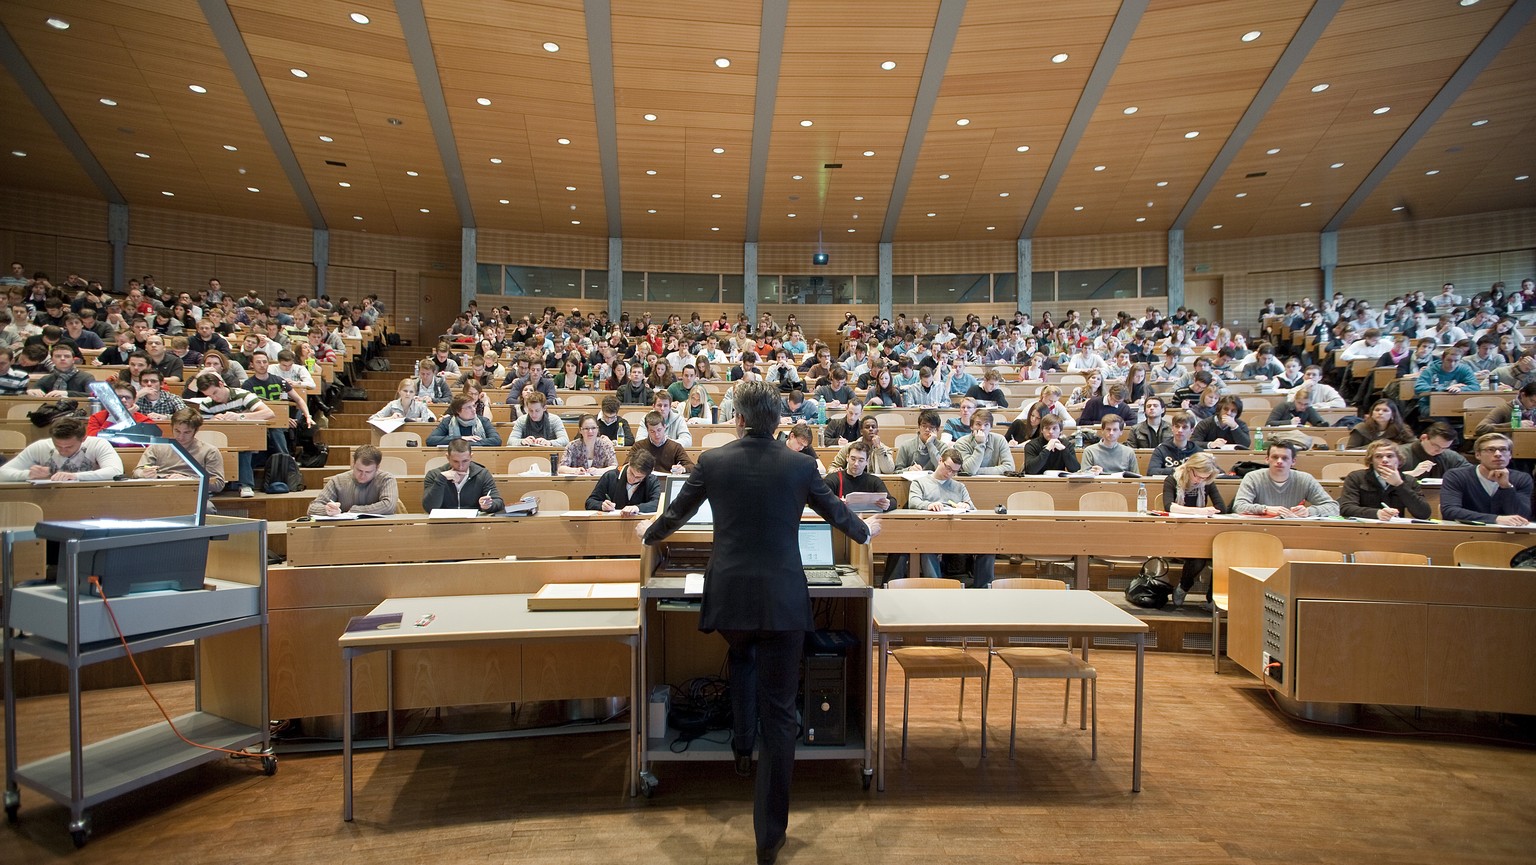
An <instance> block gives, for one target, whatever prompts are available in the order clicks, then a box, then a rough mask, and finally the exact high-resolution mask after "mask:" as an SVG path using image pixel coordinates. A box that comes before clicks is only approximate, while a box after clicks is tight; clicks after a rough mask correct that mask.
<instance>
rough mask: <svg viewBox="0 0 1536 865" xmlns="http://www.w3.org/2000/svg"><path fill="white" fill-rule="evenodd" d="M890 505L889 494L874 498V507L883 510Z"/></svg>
mask: <svg viewBox="0 0 1536 865" xmlns="http://www.w3.org/2000/svg"><path fill="white" fill-rule="evenodd" d="M890 506H891V497H890V496H881V497H880V498H878V499H876V500H875V507H877V508H879V509H880V510H882V511H883V510H885V509H886V508H889V507H890Z"/></svg>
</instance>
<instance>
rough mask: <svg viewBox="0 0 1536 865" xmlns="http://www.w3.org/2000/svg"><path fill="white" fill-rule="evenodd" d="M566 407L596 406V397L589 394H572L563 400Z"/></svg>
mask: <svg viewBox="0 0 1536 865" xmlns="http://www.w3.org/2000/svg"><path fill="white" fill-rule="evenodd" d="M565 404H566V405H567V406H578V405H597V397H595V396H593V395H592V394H589V393H573V394H571V395H569V396H567V397H566V398H565Z"/></svg>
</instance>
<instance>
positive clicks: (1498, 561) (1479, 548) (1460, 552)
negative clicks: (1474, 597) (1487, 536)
mask: <svg viewBox="0 0 1536 865" xmlns="http://www.w3.org/2000/svg"><path fill="white" fill-rule="evenodd" d="M1523 549H1525V547H1524V545H1522V544H1510V543H1505V542H1503V541H1467V542H1465V543H1460V544H1457V545H1456V549H1455V550H1453V551H1452V552H1451V555H1452V561H1454V562H1455V563H1456V564H1457V565H1458V566H1460V567H1464V568H1468V567H1470V568H1507V567H1509V560H1510V559H1511V558H1514V555H1515V553H1518V552H1520V551H1521V550H1523Z"/></svg>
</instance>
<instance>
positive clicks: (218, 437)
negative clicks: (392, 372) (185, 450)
mask: <svg viewBox="0 0 1536 865" xmlns="http://www.w3.org/2000/svg"><path fill="white" fill-rule="evenodd" d="M412 435H415V433H412ZM197 440H198V441H200V442H203V443H204V444H208V445H212V446H213V447H216V448H218V449H219V450H228V449H229V436H227V435H225V434H224V431H223V430H216V429H200V430H198V431H197Z"/></svg>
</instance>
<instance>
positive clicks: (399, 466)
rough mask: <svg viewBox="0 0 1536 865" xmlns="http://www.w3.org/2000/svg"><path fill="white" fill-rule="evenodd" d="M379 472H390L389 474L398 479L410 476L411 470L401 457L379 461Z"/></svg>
mask: <svg viewBox="0 0 1536 865" xmlns="http://www.w3.org/2000/svg"><path fill="white" fill-rule="evenodd" d="M379 470H380V471H384V472H388V473H389V474H391V475H394V476H395V477H397V478H398V477H400V476H402V475H405V474H409V473H410V470H411V469H410V467H409V466H407V465H406V464H405V460H404V459H403V458H401V457H385V458H383V459H381V460H379Z"/></svg>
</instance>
